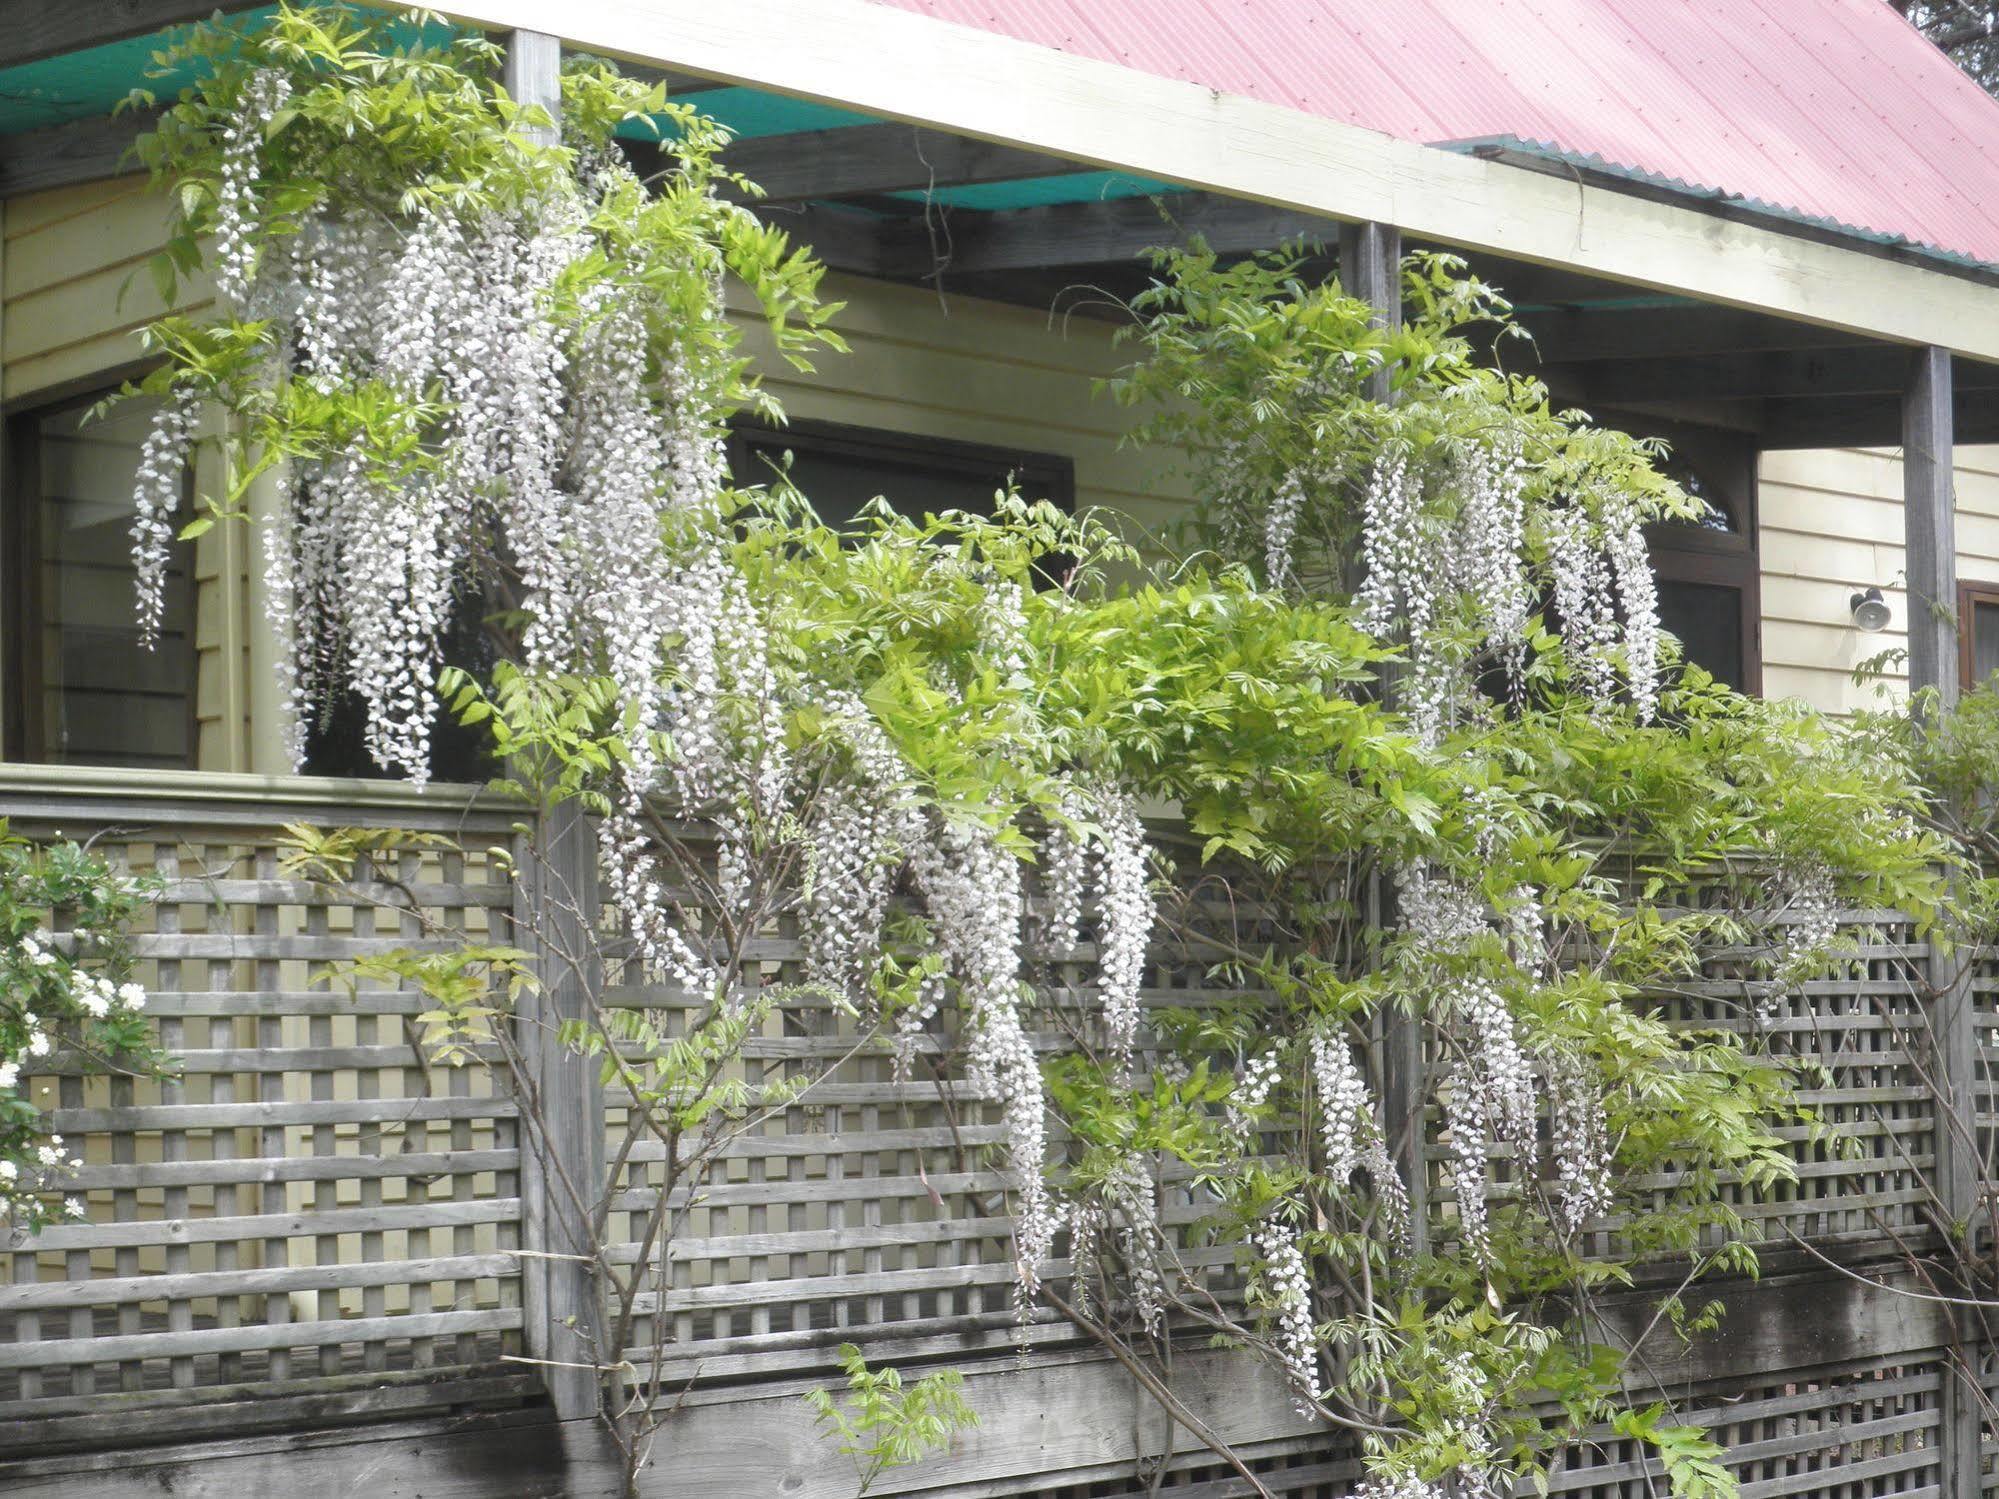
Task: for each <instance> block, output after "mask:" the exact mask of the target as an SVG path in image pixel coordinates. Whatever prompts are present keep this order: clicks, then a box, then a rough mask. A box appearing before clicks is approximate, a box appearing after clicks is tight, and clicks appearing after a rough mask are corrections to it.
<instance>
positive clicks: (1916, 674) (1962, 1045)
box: [1902, 347, 1983, 1499]
mask: <svg viewBox="0 0 1999 1499" xmlns="http://www.w3.org/2000/svg"><path fill="white" fill-rule="evenodd" d="M1953 446H1954V443H1953V433H1952V423H1951V366H1950V352H1949V350H1947V349H1939V348H1934V347H1932V348H1924V349H1918V350H1916V352H1915V353H1914V354H1913V355H1911V356H1910V359H1909V380H1908V384H1907V386H1906V387H1905V388H1904V389H1903V392H1902V524H1903V528H1904V534H1905V538H1906V541H1907V546H1908V552H1907V577H1908V587H1909V689H1910V691H1911V692H1920V691H1924V690H1929V691H1933V692H1934V693H1935V695H1936V697H1935V711H1936V714H1937V716H1938V717H1939V718H1941V717H1942V716H1943V715H1945V714H1948V713H1949V712H1950V710H1951V709H1952V708H1953V707H1955V706H1956V705H1957V697H1958V676H1957V673H1958V636H1957V619H1956V616H1955V613H1954V610H1955V607H1956V603H1957V534H1956V532H1957V526H1956V520H1957V516H1956V498H1955V493H1954V485H1953V479H1954V477H1955V473H1954V470H1955V457H1954V454H1953V451H1952V449H1953ZM1928 969H1929V972H1928V980H1929V989H1930V1028H1931V1031H1932V1034H1933V1035H1934V1036H1935V1038H1936V1048H1937V1072H1938V1074H1939V1076H1938V1087H1939V1091H1940V1093H1941V1094H1942V1096H1941V1097H1939V1098H1938V1099H1937V1101H1936V1105H1935V1107H1936V1173H1937V1182H1936V1187H1937V1195H1938V1197H1939V1198H1940V1199H1941V1200H1942V1202H1943V1208H1944V1211H1945V1212H1946V1213H1947V1214H1949V1215H1950V1217H1951V1219H1952V1220H1953V1221H1954V1222H1956V1223H1961V1224H1966V1225H1969V1223H1970V1220H1971V1218H1972V1216H1973V1215H1974V1213H1975V1212H1976V1211H1977V1207H1978V1160H1977V1154H1978V1143H1977V1142H1978V1133H1977V1132H1978V1120H1977V1088H1978V1076H1977V1070H1978V1036H1977V1032H1976V1030H1975V1029H1974V1023H1973V1016H1972V995H1971V972H1970V969H1971V965H1970V964H1969V962H1967V961H1966V960H1965V958H1964V957H1963V956H1962V954H1959V953H1950V954H1944V953H1935V952H1934V951H1933V954H1932V956H1931V958H1930V959H1929V962H1928ZM1958 1322H1959V1337H1960V1341H1959V1351H1960V1352H1961V1353H1962V1355H1963V1357H1964V1362H1965V1366H1966V1368H1967V1369H1969V1370H1971V1371H1974V1372H1975V1371H1976V1370H1977V1369H1978V1368H1979V1367H1980V1362H1981V1354H1982V1352H1983V1349H1982V1347H1981V1346H1980V1343H1979V1341H1978V1339H1977V1335H1976V1332H1975V1330H1974V1328H1973V1326H1972V1325H1971V1322H1970V1319H1968V1318H1965V1317H1963V1316H1961V1315H1960V1317H1959V1318H1958ZM1979 1417H1980V1410H1979V1397H1978V1395H1977V1393H1976V1392H1974V1391H1972V1390H1970V1389H1968V1388H1966V1386H1965V1378H1964V1376H1963V1375H1959V1376H1957V1377H1955V1378H1947V1379H1945V1380H1944V1384H1943V1393H1942V1423H1941V1424H1942V1431H1941V1447H1942V1455H1943V1482H1942V1490H1943V1494H1944V1496H1945V1499H1973V1496H1975V1495H1978V1494H1980V1493H1981V1492H1982V1485H1983V1479H1982V1477H1981V1474H1980V1467H1981V1462H1980V1455H1979Z"/></svg>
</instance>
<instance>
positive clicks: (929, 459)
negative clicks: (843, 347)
mask: <svg viewBox="0 0 1999 1499" xmlns="http://www.w3.org/2000/svg"><path fill="white" fill-rule="evenodd" d="M786 453H790V454H791V468H790V476H791V482H792V483H793V484H794V485H796V486H797V488H798V490H799V492H800V493H801V494H803V495H804V496H805V498H806V499H807V500H809V501H811V503H812V508H813V509H814V510H815V511H817V512H818V514H819V518H820V519H821V520H822V521H824V522H825V523H826V524H827V525H829V526H831V527H833V528H834V529H836V530H844V529H846V528H847V527H848V526H849V525H851V524H852V523H853V520H854V517H855V516H856V515H858V514H860V511H861V507H862V506H863V505H865V504H867V503H868V501H870V500H872V499H875V498H877V497H879V498H882V499H885V500H887V501H888V502H889V504H890V505H891V506H893V507H894V508H895V510H896V512H897V513H898V514H900V515H906V516H908V517H910V518H911V519H920V518H922V517H923V516H924V515H925V514H934V513H936V512H938V511H943V510H963V511H966V512H968V513H970V514H973V515H991V514H992V512H993V496H994V495H995V494H996V493H997V492H998V491H1000V490H1003V489H1005V488H1006V487H1007V485H1008V483H1009V481H1011V483H1012V485H1013V487H1014V488H1015V489H1016V490H1017V491H1018V492H1019V493H1020V495H1021V497H1022V498H1023V499H1027V500H1049V501H1052V502H1053V503H1054V504H1056V505H1059V506H1060V507H1061V508H1062V509H1064V510H1073V509H1074V508H1075V502H1076V475H1075V468H1074V465H1072V464H1071V463H1070V461H1069V460H1068V459H1066V458H1062V457H1058V456H1055V455H1053V454H1049V453H1031V452H1017V451H1014V450H1012V449H1009V448H999V447H987V446H985V445H983V444H980V443H967V442H947V441H943V440H941V439H933V438H927V437H915V436H910V435H907V434H904V433H899V432H879V431H875V430H873V429H871V428H867V427H848V426H841V425H836V424H834V423H831V422H797V423H794V424H792V425H790V426H787V427H766V426H751V425H749V424H747V423H745V424H743V425H741V426H738V427H737V428H736V429H735V430H734V431H733V432H732V433H731V434H730V439H729V473H730V477H731V479H732V480H733V481H734V482H735V483H736V484H738V485H741V486H743V487H745V488H747V487H749V486H751V485H756V484H767V483H769V482H771V481H772V479H773V478H774V477H775V473H774V470H775V469H776V468H778V467H781V466H782V465H783V463H784V455H785V454H786Z"/></svg>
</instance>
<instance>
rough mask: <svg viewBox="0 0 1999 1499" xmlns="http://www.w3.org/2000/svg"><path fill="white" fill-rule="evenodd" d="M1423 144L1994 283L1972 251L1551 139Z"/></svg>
mask: <svg viewBox="0 0 1999 1499" xmlns="http://www.w3.org/2000/svg"><path fill="white" fill-rule="evenodd" d="M1429 144H1430V145H1431V146H1433V147H1435V148H1436V149H1438V150H1442V151H1453V152H1457V153H1459V154H1460V155H1467V156H1481V157H1485V158H1487V159H1490V160H1497V161H1505V162H1508V163H1509V164H1510V165H1513V166H1518V167H1522V168H1525V169H1527V170H1529V171H1549V170H1550V169H1552V168H1554V167H1557V166H1562V167H1567V168H1569V169H1570V171H1571V172H1573V173H1577V174H1581V175H1584V176H1587V177H1594V178H1596V179H1598V180H1599V182H1600V184H1601V185H1604V186H1609V187H1614V188H1620V189H1623V190H1627V191H1628V190H1630V189H1632V188H1635V187H1643V188H1649V189H1651V190H1653V191H1654V192H1656V193H1657V194H1659V195H1660V196H1661V197H1662V198H1667V199H1674V200H1681V201H1684V200H1686V199H1689V198H1694V199H1699V200H1701V202H1702V203H1704V204H1705V205H1707V206H1708V207H1710V208H1726V209H1731V210H1735V211H1737V212H1740V213H1741V214H1742V215H1743V216H1744V217H1746V218H1750V219H1755V220H1762V221H1769V220H1773V219H1774V220H1776V221H1777V222H1778V223H1779V224H1780V225H1781V226H1783V227H1784V228H1785V229H1787V230H1788V231H1790V232H1793V233H1799V232H1807V233H1810V234H1811V235H1812V237H1815V238H1824V239H1828V240H1831V241H1834V242H1843V243H1848V244H1851V243H1854V242H1855V241H1858V242H1859V243H1861V244H1863V245H1866V246H1867V247H1868V248H1869V249H1871V250H1873V251H1875V252H1877V253H1878V252H1880V251H1887V252H1889V253H1890V254H1896V255H1899V256H1906V257H1907V258H1909V259H1911V260H1915V261H1919V262H1922V263H1924V264H1927V265H1930V266H1932V267H1933V268H1935V269H1938V270H1944V271H1949V272H1951V273H1953V274H1956V275H1961V276H1965V277H1968V278H1970V279H1973V280H1977V281H1985V282H1991V283H1992V284H1994V285H1999V262H1995V261H1989V260H1980V259H1978V258H1977V257H1976V256H1973V255H1967V254H1964V253H1963V252H1961V251H1957V250H1948V249H1945V248H1944V247H1943V246H1941V245H1933V244H1926V243H1924V242H1923V241H1921V240H1914V239H1910V238H1908V237H1907V236H1906V235H1901V234H1892V233H1888V232H1885V231H1882V230H1878V229H1870V228H1868V227H1867V226H1866V225H1864V224H1847V223H1842V222H1840V221H1839V220H1837V219H1830V218H1825V217H1823V216H1820V215H1817V214H1810V213H1805V212H1803V211H1802V210H1800V209H1797V208H1792V207H1787V206H1785V205H1784V204H1781V203H1772V202H1769V201H1768V200H1766V199H1762V198H1752V197H1745V196H1743V195H1742V194H1739V193H1731V192H1728V191H1726V190H1725V189H1722V188H1718V187H1711V186H1707V185H1704V184H1701V183H1696V182H1687V181H1685V180H1683V179H1680V178H1675V177H1667V176H1664V175H1662V174H1660V173H1658V172H1651V171H1647V170H1646V169H1645V168H1643V167H1635V166H1629V165H1626V164H1624V163H1622V162H1615V161H1609V160H1607V159H1605V158H1604V157H1602V156H1599V155H1597V154H1595V153H1594V152H1591V153H1582V152H1576V151H1565V150H1563V149H1562V148H1561V147H1560V146H1557V145H1554V144H1553V143H1551V142H1547V141H1530V140H1525V139H1522V138H1521V137H1519V136H1516V135H1494V136H1479V137H1473V138H1469V139H1465V140H1450V141H1431V142H1430V143H1429Z"/></svg>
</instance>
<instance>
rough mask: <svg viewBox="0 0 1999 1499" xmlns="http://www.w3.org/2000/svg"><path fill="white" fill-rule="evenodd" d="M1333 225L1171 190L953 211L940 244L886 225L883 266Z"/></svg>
mask: <svg viewBox="0 0 1999 1499" xmlns="http://www.w3.org/2000/svg"><path fill="white" fill-rule="evenodd" d="M920 227H921V226H918V228H919V229H920ZM1339 227H1340V226H1339V223H1338V221H1337V220H1334V219H1328V218H1320V217H1317V216H1315V215H1312V214H1303V213H1299V212H1297V211H1295V210H1293V209H1288V208H1276V207H1272V206H1271V205H1269V204H1265V203H1251V202H1246V201H1244V200H1242V199H1237V198H1224V197H1219V196H1216V195H1214V194H1210V193H1173V194H1170V195H1168V196H1165V197H1162V198H1156V199H1155V198H1113V199H1108V200H1105V201H1102V202H1094V203H1053V204H1049V205H1047V206H1046V207H1041V208H1014V209H1008V210H1005V211H1004V212H1000V213H985V214H976V215H974V214H959V215H956V216H954V217H952V218H951V219H950V220H949V221H948V234H947V235H946V236H945V237H944V238H945V243H944V245H943V246H942V248H941V249H940V250H933V247H932V244H931V235H930V234H929V233H928V232H920V233H919V232H916V231H913V230H911V229H910V228H908V227H902V228H899V229H898V228H891V229H890V230H889V231H888V242H887V243H886V244H885V246H884V254H883V262H882V264H883V272H884V274H887V275H890V276H902V277H904V278H906V279H912V280H913V279H917V278H919V277H922V276H925V275H928V274H930V273H931V272H932V271H934V270H940V269H941V270H943V271H945V272H947V273H949V274H953V275H978V274H982V273H988V272H998V271H1033V270H1045V269H1047V268H1049V267H1051V266H1081V265H1099V264H1103V263H1105V262H1108V261H1128V260H1133V259H1136V258H1137V257H1138V256H1140V255H1143V254H1144V253H1145V252H1146V251H1147V250H1149V249H1151V248H1152V247H1153V246H1155V245H1167V244H1186V243H1187V242H1189V241H1190V240H1192V239H1193V238H1194V237H1195V236H1196V235H1198V236H1199V237H1200V238H1201V239H1203V240H1204V241H1206V243H1207V244H1208V246H1209V247H1210V248H1211V249H1213V250H1216V251H1218V252H1220V253H1222V254H1225V255H1234V254H1245V253H1248V252H1249V251H1253V250H1267V249H1271V248H1273V247H1275V246H1277V245H1280V244H1283V243H1285V242H1286V241H1288V240H1296V239H1301V238H1303V239H1314V240H1318V241H1321V242H1323V243H1325V244H1327V245H1332V244H1335V243H1337V241H1338V238H1339Z"/></svg>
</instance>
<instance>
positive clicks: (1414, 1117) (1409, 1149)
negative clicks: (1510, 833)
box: [1340, 223, 1430, 1254]
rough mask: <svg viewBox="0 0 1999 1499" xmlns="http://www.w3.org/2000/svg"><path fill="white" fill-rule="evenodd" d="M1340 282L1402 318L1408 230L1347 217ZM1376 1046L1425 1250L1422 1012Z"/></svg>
mask: <svg viewBox="0 0 1999 1499" xmlns="http://www.w3.org/2000/svg"><path fill="white" fill-rule="evenodd" d="M1340 285H1341V287H1342V288H1343V289H1344V290H1345V291H1346V293H1347V295H1348V296H1351V297H1358V298H1360V299H1361V300H1363V301H1365V302H1366V303H1367V304H1368V305H1369V306H1371V307H1372V308H1373V309H1374V315H1373V317H1372V319H1371V321H1372V323H1373V324H1374V326H1375V327H1377V328H1382V329H1386V330H1390V331H1393V330H1394V329H1396V328H1399V327H1401V325H1402V231H1401V230H1399V229H1397V228H1396V227H1395V226H1394V225H1393V224H1377V223H1363V224H1344V225H1342V226H1341V228H1340ZM1394 394H1395V392H1394V387H1393V384H1392V382H1391V380H1390V378H1389V372H1388V369H1387V368H1386V366H1384V367H1383V368H1381V369H1378V370H1376V371H1375V372H1374V373H1373V374H1371V375H1369V376H1368V379H1367V395H1368V399H1369V400H1372V401H1379V402H1382V403H1383V404H1386V403H1387V402H1389V401H1391V400H1393V399H1394ZM1365 581H1366V580H1365V578H1364V576H1363V575H1362V572H1361V569H1360V566H1359V563H1358V559H1355V561H1354V563H1353V564H1352V565H1350V566H1349V568H1348V577H1347V585H1348V592H1349V593H1354V592H1358V590H1359V589H1360V586H1361V584H1362V583H1363V582H1365ZM1380 680H1381V693H1382V697H1383V699H1384V700H1389V699H1392V698H1393V697H1394V696H1395V695H1396V682H1395V673H1394V672H1393V671H1392V670H1391V669H1390V668H1388V667H1387V666H1384V667H1383V669H1382V672H1381V678H1380ZM1392 878H1393V876H1392V874H1391V873H1390V872H1389V871H1388V870H1385V869H1383V870H1377V871H1376V872H1375V874H1374V877H1373V879H1372V880H1371V881H1370V882H1369V887H1368V891H1367V923H1368V926H1369V927H1370V928H1372V929H1373V930H1374V931H1376V932H1378V933H1382V934H1384V935H1385V934H1386V933H1387V931H1388V929H1389V928H1390V927H1391V926H1392V925H1393V924H1394V922H1395V890H1394V886H1393V885H1392V883H1391V880H1392ZM1375 1044H1376V1047H1377V1050H1378V1054H1379V1058H1380V1063H1381V1113H1382V1122H1383V1127H1384V1129H1385V1130H1386V1132H1387V1135H1388V1148H1389V1151H1390V1154H1391V1155H1392V1157H1393V1158H1394V1161H1395V1164H1396V1166H1397V1167H1398V1168H1399V1169H1400V1170H1401V1172H1402V1179H1403V1181H1404V1182H1406V1183H1407V1184H1408V1188H1409V1233H1410V1239H1411V1247H1412V1249H1413V1250H1414V1251H1415V1252H1416V1253H1418V1254H1421V1253H1422V1252H1423V1251H1424V1250H1425V1249H1427V1248H1428V1247H1429V1246H1428V1240H1429V1206H1430V1177H1429V1166H1428V1163H1427V1161H1426V1160H1425V1157H1424V1148H1423V1147H1424V1140H1425V1129H1424V1118H1423V1105H1424V1099H1425V1098H1426V1096H1427V1094H1428V1089H1427V1088H1426V1087H1425V1085H1424V1084H1425V1079H1424V1065H1425V1064H1424V1058H1423V1017H1422V1016H1420V1015H1404V1014H1402V1013H1400V1012H1399V1011H1396V1010H1392V1009H1391V1010H1386V1011H1383V1012H1382V1013H1381V1015H1380V1016H1379V1017H1378V1031H1377V1036H1376V1043H1375Z"/></svg>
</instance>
